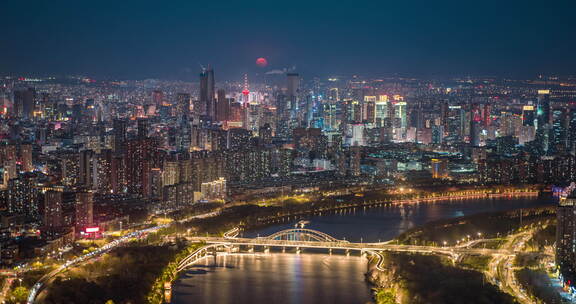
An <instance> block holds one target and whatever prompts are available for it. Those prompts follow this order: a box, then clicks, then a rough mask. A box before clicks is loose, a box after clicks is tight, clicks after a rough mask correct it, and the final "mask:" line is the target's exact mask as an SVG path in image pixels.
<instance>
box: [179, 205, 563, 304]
mask: <svg viewBox="0 0 576 304" xmlns="http://www.w3.org/2000/svg"><path fill="white" fill-rule="evenodd" d="M554 203H555V202H554V201H553V200H552V199H548V198H535V197H534V198H511V199H507V198H497V199H472V200H459V201H438V202H435V203H420V204H416V205H410V206H404V207H401V206H386V207H374V208H356V209H349V210H346V211H339V212H332V213H328V214H324V215H322V216H312V217H310V218H308V219H307V220H309V221H310V223H309V224H308V225H307V226H306V227H307V228H310V229H316V230H319V231H322V232H325V233H328V234H330V235H332V236H334V237H336V238H339V239H346V240H349V241H353V242H360V241H362V242H377V241H386V240H390V239H392V238H394V237H396V236H397V235H399V234H400V233H402V232H404V231H406V230H408V229H410V228H413V227H416V226H419V225H422V224H425V223H427V222H430V221H435V220H440V219H447V218H456V217H460V216H465V215H472V214H478V213H484V212H497V211H507V210H514V209H520V208H530V207H538V206H549V205H553V204H554ZM294 223H295V222H294V221H293V222H287V223H282V224H278V225H274V226H269V227H266V228H263V229H258V230H254V231H249V232H245V233H244V236H248V237H255V236H258V235H260V236H265V235H269V234H272V233H273V232H276V231H279V230H282V229H287V228H290V227H293V226H294ZM365 271H366V260H365V259H363V258H360V257H356V256H350V257H346V256H340V255H333V256H329V255H326V254H300V255H296V254H290V253H286V254H282V253H271V254H268V255H264V254H257V255H251V254H248V255H235V256H227V257H218V258H217V259H214V258H211V259H207V260H205V262H201V263H199V264H198V265H196V266H195V267H191V268H190V269H188V270H187V271H185V272H183V273H182V274H181V276H180V278H179V279H178V280H177V281H176V282H175V283H174V287H173V291H174V292H173V299H172V303H174V304H185V303H186V304H187V303H251V304H264V303H366V302H369V301H370V297H371V295H370V289H369V287H368V286H367V284H366V282H365V281H364V273H365Z"/></svg>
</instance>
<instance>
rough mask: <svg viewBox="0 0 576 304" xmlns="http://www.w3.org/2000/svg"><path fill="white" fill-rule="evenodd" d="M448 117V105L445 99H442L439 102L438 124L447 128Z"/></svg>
mask: <svg viewBox="0 0 576 304" xmlns="http://www.w3.org/2000/svg"><path fill="white" fill-rule="evenodd" d="M449 117H450V106H449V104H448V101H447V100H444V101H442V103H441V104H440V124H441V125H442V126H444V129H445V130H448V123H449Z"/></svg>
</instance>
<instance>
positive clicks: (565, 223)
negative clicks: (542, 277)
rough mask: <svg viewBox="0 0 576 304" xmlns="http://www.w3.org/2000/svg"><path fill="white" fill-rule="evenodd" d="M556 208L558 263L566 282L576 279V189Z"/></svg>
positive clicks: (561, 199) (562, 199)
mask: <svg viewBox="0 0 576 304" xmlns="http://www.w3.org/2000/svg"><path fill="white" fill-rule="evenodd" d="M568 191H570V193H568V195H567V196H566V197H561V198H560V202H559V204H558V207H557V208H556V220H557V224H556V265H557V266H558V270H559V271H560V273H561V275H562V278H563V279H564V282H568V281H571V282H574V280H576V191H574V190H568Z"/></svg>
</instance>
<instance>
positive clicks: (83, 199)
mask: <svg viewBox="0 0 576 304" xmlns="http://www.w3.org/2000/svg"><path fill="white" fill-rule="evenodd" d="M74 210H75V213H76V223H75V226H76V229H77V231H83V230H85V229H86V228H87V227H90V226H92V225H93V224H94V193H93V192H92V191H89V190H80V191H78V192H76V203H75V206H74Z"/></svg>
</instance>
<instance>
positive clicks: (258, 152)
mask: <svg viewBox="0 0 576 304" xmlns="http://www.w3.org/2000/svg"><path fill="white" fill-rule="evenodd" d="M255 78H256V79H255V81H254V83H253V84H252V85H251V84H250V83H249V81H248V76H247V75H245V76H244V77H243V79H242V80H240V81H238V82H218V83H217V82H216V78H215V73H214V69H213V68H211V67H208V68H203V69H202V71H201V72H200V74H199V78H198V81H195V82H183V81H160V80H143V81H96V80H93V79H89V78H82V77H80V78H79V77H68V78H64V79H56V78H41V79H33V78H11V77H5V78H3V79H1V80H0V122H1V124H0V139H1V142H0V204H1V205H0V206H1V208H2V223H1V224H2V226H1V228H2V232H3V233H2V234H1V236H2V239H1V240H0V242H1V243H2V247H1V248H2V252H1V256H2V259H3V261H4V260H5V259H7V257H15V256H18V255H20V256H26V254H28V253H26V254H24V252H25V251H27V250H28V251H30V250H29V249H30V248H32V249H31V250H36V251H38V250H40V251H42V250H44V251H46V252H49V251H53V250H54V249H55V248H59V247H61V246H62V245H63V244H65V243H66V242H67V241H69V240H71V239H74V238H77V237H86V236H88V237H93V236H94V235H93V234H90V233H87V232H86V231H87V228H94V227H98V228H99V229H102V230H104V229H106V227H110V226H113V225H126V224H127V222H128V221H127V218H132V219H136V218H138V216H141V215H146V214H150V213H159V212H168V211H172V210H177V209H180V208H183V207H186V206H190V205H192V204H195V203H201V202H206V201H220V202H227V201H230V200H232V199H234V198H238V197H241V196H242V195H246V193H260V194H262V193H267V194H269V193H274V192H281V191H282V192H283V191H286V190H295V189H301V188H307V187H318V186H325V187H329V186H331V185H333V184H334V183H335V182H336V183H340V184H383V185H393V184H398V183H412V184H425V185H431V184H434V183H444V184H445V183H447V182H450V183H454V184H459V183H460V184H461V183H466V184H532V183H541V184H563V183H566V182H567V181H570V180H574V178H575V177H576V159H575V152H576V110H575V109H576V107H575V104H574V101H575V99H576V80H574V79H557V78H540V79H537V80H510V79H488V78H474V79H472V78H466V79H451V80H446V81H442V82H440V81H429V80H420V79H411V78H384V79H363V78H361V77H356V76H354V77H351V78H346V79H344V78H329V79H318V78H314V79H310V80H306V81H305V80H304V78H303V77H301V75H299V74H297V73H294V72H288V73H284V74H281V75H280V74H264V75H257V76H255ZM90 231H94V230H93V229H90ZM16 238H18V239H19V240H20V239H23V240H29V239H34V240H36V241H37V240H38V239H39V240H41V242H36V241H34V242H32V241H30V242H20V243H17V242H15V240H16ZM38 248H40V249H38ZM10 250H11V251H10ZM4 251H6V252H4ZM9 251H10V252H9ZM15 251H21V252H20V253H18V254H16V253H15ZM36 253H37V252H36Z"/></svg>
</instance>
